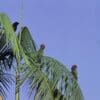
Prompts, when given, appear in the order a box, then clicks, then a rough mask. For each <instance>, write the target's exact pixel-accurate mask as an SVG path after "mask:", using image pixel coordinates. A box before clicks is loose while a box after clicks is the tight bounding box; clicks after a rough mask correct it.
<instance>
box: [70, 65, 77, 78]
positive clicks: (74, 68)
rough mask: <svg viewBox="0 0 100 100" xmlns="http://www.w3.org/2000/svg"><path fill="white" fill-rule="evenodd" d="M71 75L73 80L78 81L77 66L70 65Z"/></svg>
mask: <svg viewBox="0 0 100 100" xmlns="http://www.w3.org/2000/svg"><path fill="white" fill-rule="evenodd" d="M71 73H72V74H73V76H74V78H75V79H76V80H78V73H77V65H72V67H71Z"/></svg>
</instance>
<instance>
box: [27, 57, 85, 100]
mask: <svg viewBox="0 0 100 100" xmlns="http://www.w3.org/2000/svg"><path fill="white" fill-rule="evenodd" d="M42 60H43V62H42V64H41V65H37V66H36V65H34V66H33V67H30V71H29V73H30V74H29V76H28V77H29V82H30V83H29V84H30V90H31V91H32V90H35V97H34V99H35V100H47V98H48V100H84V98H83V95H82V92H81V90H80V88H79V86H78V83H77V81H76V80H75V79H74V77H73V75H72V74H71V73H70V71H69V70H68V69H67V68H66V67H65V66H64V65H63V64H61V63H60V62H58V61H57V60H55V59H53V58H50V57H46V56H44V58H43V59H42ZM34 69H36V70H35V71H34Z"/></svg>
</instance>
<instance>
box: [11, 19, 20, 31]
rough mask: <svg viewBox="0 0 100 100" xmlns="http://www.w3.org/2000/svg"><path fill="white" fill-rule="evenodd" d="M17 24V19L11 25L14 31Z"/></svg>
mask: <svg viewBox="0 0 100 100" xmlns="http://www.w3.org/2000/svg"><path fill="white" fill-rule="evenodd" d="M18 24H19V23H18V22H17V21H16V22H14V23H13V24H12V27H13V30H14V32H15V31H16V30H17V26H18Z"/></svg>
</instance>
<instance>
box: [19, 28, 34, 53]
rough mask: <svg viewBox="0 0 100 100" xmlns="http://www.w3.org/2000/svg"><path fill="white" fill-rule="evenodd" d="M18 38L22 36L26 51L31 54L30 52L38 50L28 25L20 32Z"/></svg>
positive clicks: (21, 42)
mask: <svg viewBox="0 0 100 100" xmlns="http://www.w3.org/2000/svg"><path fill="white" fill-rule="evenodd" d="M20 34H21V35H20ZM20 36H21V38H20ZM18 38H20V44H21V46H22V47H23V50H24V51H25V53H27V54H29V53H30V52H31V53H34V52H36V44H35V41H34V40H33V39H32V36H31V34H30V32H29V30H28V28H27V27H23V28H22V31H21V33H19V34H18Z"/></svg>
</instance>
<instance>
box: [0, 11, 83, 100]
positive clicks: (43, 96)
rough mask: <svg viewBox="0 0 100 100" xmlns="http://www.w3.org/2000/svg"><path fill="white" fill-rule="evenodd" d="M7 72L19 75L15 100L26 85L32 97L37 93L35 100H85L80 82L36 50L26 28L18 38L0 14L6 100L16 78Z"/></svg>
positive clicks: (0, 79)
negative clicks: (12, 71)
mask: <svg viewBox="0 0 100 100" xmlns="http://www.w3.org/2000/svg"><path fill="white" fill-rule="evenodd" d="M42 47H43V44H42ZM15 63H16V64H15ZM13 65H16V66H14V67H13ZM8 69H10V70H11V69H14V70H15V73H16V75H15V77H14V78H15V80H16V81H15V85H16V92H15V93H16V94H15V95H16V100H20V97H19V94H20V86H21V85H22V84H23V83H24V82H25V81H26V82H27V83H28V85H29V95H31V94H32V93H33V92H34V93H35V95H34V98H33V99H34V100H84V97H83V95H82V92H81V89H80V87H79V85H78V82H77V80H75V78H74V77H73V75H72V74H71V72H70V71H69V70H68V69H67V68H66V66H64V65H63V64H62V63H60V62H59V61H57V60H56V59H54V58H52V57H48V56H45V55H44V48H42V49H41V46H40V48H39V49H38V48H37V46H36V43H35V41H34V40H33V39H32V36H31V34H30V32H29V30H28V28H27V27H26V26H23V27H21V30H20V32H19V33H18V36H17V35H16V33H15V32H14V31H13V28H12V24H11V22H10V20H9V18H8V16H7V15H5V14H2V13H1V14H0V95H1V96H2V97H3V98H4V100H5V99H7V97H6V93H5V89H8V87H9V85H10V84H11V82H12V81H13V78H12V76H14V75H12V74H9V73H7V72H8V71H7V70H8Z"/></svg>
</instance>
